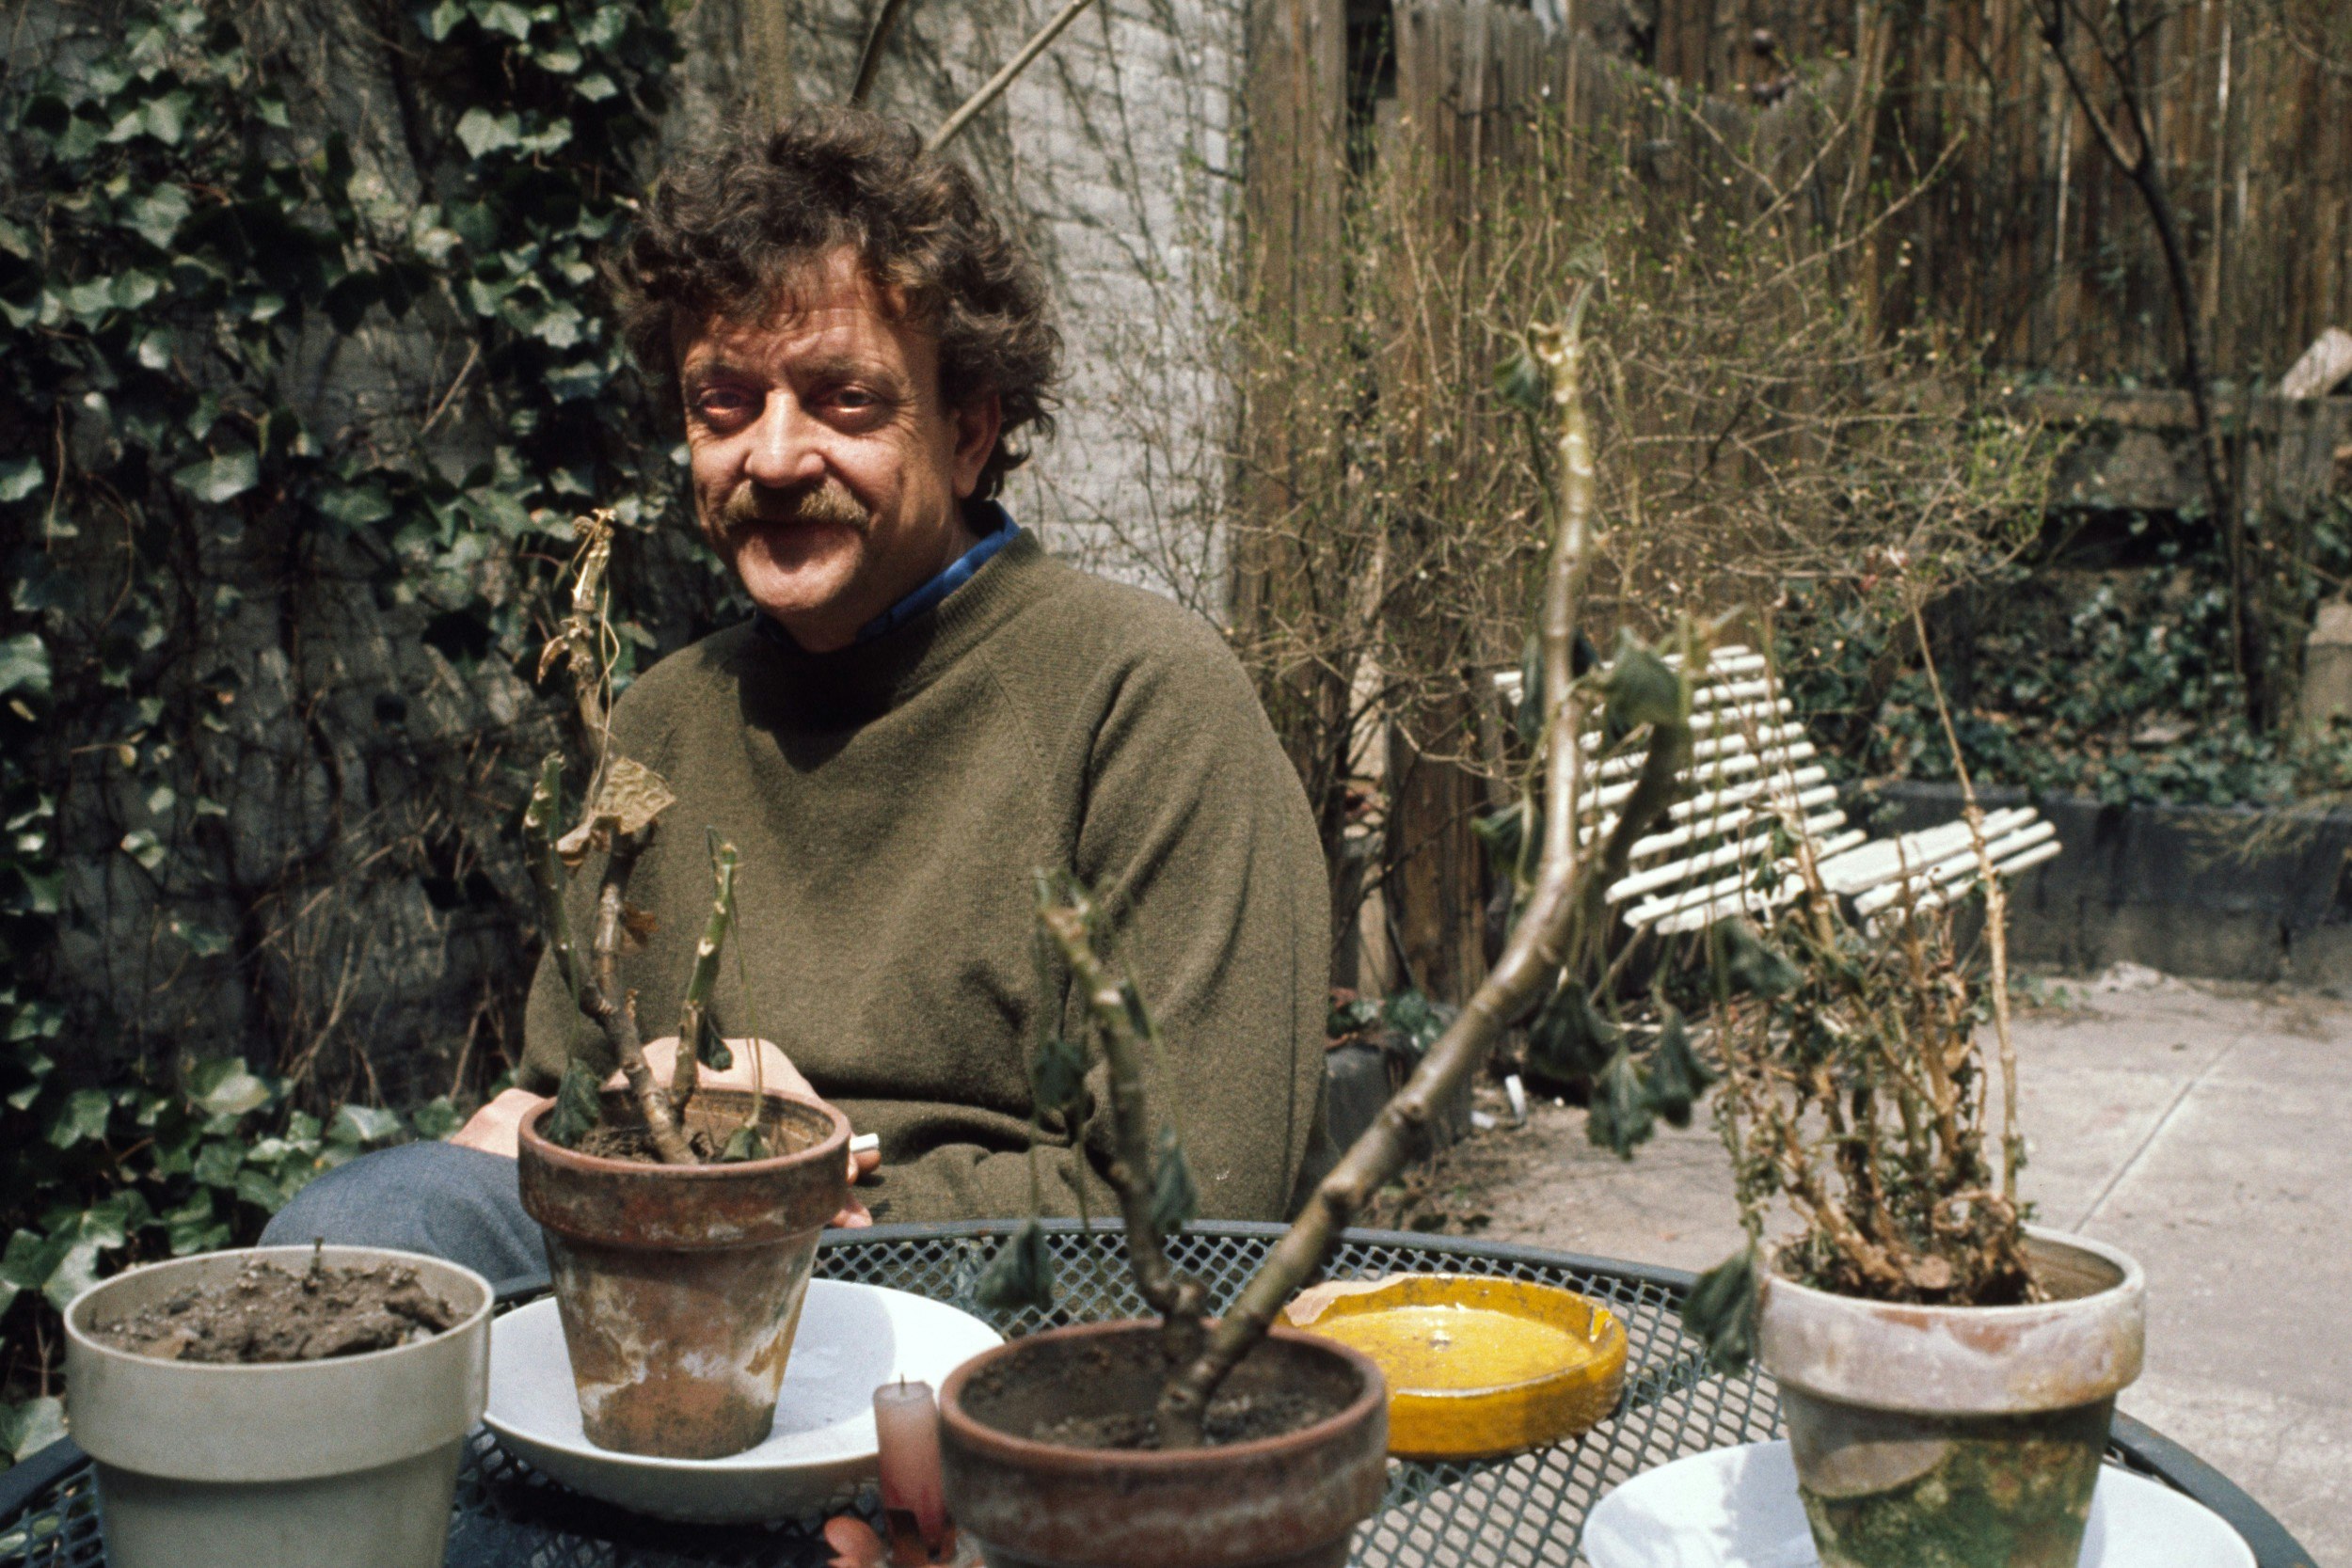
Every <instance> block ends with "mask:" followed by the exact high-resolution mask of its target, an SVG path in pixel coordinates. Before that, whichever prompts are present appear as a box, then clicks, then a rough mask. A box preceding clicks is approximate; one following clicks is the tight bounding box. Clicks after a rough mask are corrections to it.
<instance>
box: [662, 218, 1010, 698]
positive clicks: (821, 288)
mask: <svg viewBox="0 0 2352 1568" xmlns="http://www.w3.org/2000/svg"><path fill="white" fill-rule="evenodd" d="M894 304H895V302H894V301H893V300H892V299H891V298H890V297H889V296H887V295H886V294H884V293H882V292H881V291H880V290H878V289H877V288H876V287H875V286H874V284H873V283H872V281H871V280H870V279H869V278H867V277H866V273H865V270H864V268H863V267H862V266H860V265H859V262H858V259H857V255H856V253H855V252H854V251H853V250H850V249H849V248H848V247H846V246H845V247H843V248H841V249H838V250H835V251H833V252H831V253H829V254H828V255H826V256H824V257H822V258H820V259H819V260H818V261H817V262H816V263H815V264H813V265H811V266H810V267H808V268H807V269H806V270H805V271H804V273H803V275H802V276H801V277H798V278H796V279H795V280H794V284H793V286H792V287H791V288H790V289H788V290H787V291H786V292H785V293H784V296H783V297H782V298H781V299H780V300H779V301H778V302H777V308H776V309H774V310H772V311H771V312H770V313H769V314H768V315H767V316H766V317H765V318H764V319H756V320H753V321H748V322H743V323H732V322H727V321H723V320H714V321H710V322H706V323H703V324H700V325H699V326H698V327H695V328H691V329H685V330H682V331H681V334H680V339H681V341H680V342H679V344H678V367H679V382H680V388H681V391H682V393H683V395H684V398H685V403H686V441H687V448H688V450H689V451H690V452H691V454H692V463H693V478H694V510H695V515H696V516H697V518H698V519H699V520H700V522H701V524H702V530H703V535H704V537H705V538H707V539H708V540H709V541H710V546H711V548H713V549H715V550H717V551H718V552H719V555H720V558H721V559H722V560H723V561H725V562H727V563H728V564H729V565H731V566H733V567H734V568H735V573H736V576H737V577H738V578H740V579H741V580H742V583H743V590H744V592H745V593H747V594H750V595H751V598H752V602H753V603H755V604H756V605H757V606H759V608H760V609H762V610H766V611H767V612H768V613H769V614H771V615H772V616H774V617H775V618H776V619H777V620H778V621H780V622H782V623H783V624H784V626H785V629H786V630H787V631H789V632H790V633H791V634H792V637H793V640H794V641H797V642H799V643H800V644H801V646H803V648H806V649H808V650H809V651H810V652H812V653H827V652H830V651H832V650H833V649H835V648H841V647H847V646H848V645H849V644H850V642H851V641H854V640H855V638H856V636H857V631H858V628H859V627H860V626H864V625H865V624H866V622H868V621H870V620H872V619H873V618H874V617H875V616H877V615H880V614H881V613H882V611H883V610H888V609H889V608H890V607H891V606H892V605H894V604H896V603H897V602H898V600H900V599H902V598H904V597H905V596H906V595H907V594H911V593H913V592H914V590H915V589H917V588H919V587H921V586H922V585H923V584H924V583H925V582H926V581H928V580H930V578H931V577H932V576H934V575H935V574H937V573H938V572H939V571H940V570H941V569H942V568H944V567H946V565H947V564H948V563H949V562H952V561H954V560H955V558H956V557H957V556H959V555H961V554H962V553H963V551H964V550H966V549H968V548H970V547H971V546H972V544H973V538H972V534H971V531H970V530H969V529H967V528H966V527H965V526H964V523H963V516H962V509H961V505H960V504H959V503H961V501H962V500H963V499H965V498H966V497H968V496H970V495H971V494H972V491H973V488H974V486H976V485H977V483H979V477H980V469H981V467H983V466H984V465H985V464H986V463H987V461H988V456H989V453H990V452H991V451H993V449H994V447H995V444H996V432H997V428H998V424H999V413H998V404H997V401H996V399H995V398H994V397H993V396H990V397H984V398H979V399H976V400H974V402H973V403H972V404H971V405H970V406H967V407H964V408H948V407H946V406H945V405H944V404H942V403H941V401H940V388H939V351H938V343H937V342H936V341H935V340H934V339H933V338H932V337H931V335H930V333H928V332H925V331H923V330H921V329H920V328H918V327H916V326H914V325H908V324H907V323H905V322H902V321H901V320H900V319H899V312H898V310H896V309H893V306H894Z"/></svg>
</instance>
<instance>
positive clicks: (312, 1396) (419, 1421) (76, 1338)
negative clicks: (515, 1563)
mask: <svg viewBox="0 0 2352 1568" xmlns="http://www.w3.org/2000/svg"><path fill="white" fill-rule="evenodd" d="M312 1256H313V1251H312V1249H311V1248H310V1247H307V1246H298V1247H254V1248H249V1249H246V1250H243V1251H237V1252H216V1253H212V1254H209V1255H206V1256H204V1257H200V1258H181V1259H174V1260H172V1261H171V1262H168V1263H156V1264H153V1265H151V1266H150V1267H148V1268H143V1269H133V1270H131V1271H129V1272H128V1273H125V1274H120V1275H116V1276H115V1277H114V1278H112V1279H109V1280H105V1281H103V1282H102V1283H100V1284H97V1285H93V1286H92V1287H90V1288H89V1289H88V1290H87V1291H83V1292H82V1293H81V1294H80V1295H79V1296H76V1297H75V1298H74V1299H73V1301H72V1304H71V1305H70V1306H68V1307H67V1308H66V1313H65V1324H66V1353H65V1356H66V1406H67V1411H68V1419H69V1421H70V1422H71V1423H72V1430H73V1436H74V1440H75V1441H77V1442H78V1443H80V1444H81V1445H82V1448H83V1449H84V1450H85V1451H87V1453H88V1454H89V1456H90V1457H91V1458H92V1459H93V1460H95V1461H96V1462H97V1465H98V1513H99V1527H100V1528H101V1529H102V1530H103V1532H104V1535H105V1542H106V1560H107V1561H108V1562H109V1563H111V1564H113V1565H114V1568H318V1565H319V1564H322V1563H330V1562H331V1563H336V1564H339V1565H343V1568H440V1562H441V1555H442V1552H443V1549H444V1547H445V1545H446V1544H447V1540H448V1536H449V1511H450V1497H451V1495H452V1493H453V1491H454V1490H455V1488H456V1484H457V1462H458V1459H459V1457H460V1455H461V1453H462V1451H463V1449H464V1448H465V1438H466V1433H467V1430H468V1429H469V1428H470V1427H471V1426H472V1425H473V1424H474V1422H475V1421H477V1420H479V1419H481V1418H482V1409H483V1405H484V1404H485V1402H487V1400H488V1398H489V1386H490V1287H489V1284H488V1282H487V1281H485V1280H484V1279H483V1277H482V1276H481V1275H478V1274H475V1273H474V1272H473V1271H472V1270H470V1269H461V1268H459V1267H458V1266H457V1265H456V1264H454V1263H445V1262H443V1261H442V1260H441V1259H437V1258H423V1257H419V1256H417V1255H416V1254H414V1253H406V1252H390V1251H387V1250H385V1249H384V1248H381V1247H352V1246H330V1247H326V1248H324V1249H322V1250H321V1251H320V1252H319V1253H318V1256H320V1257H321V1258H322V1259H323V1260H324V1261H325V1262H326V1263H328V1264H330V1265H332V1266H335V1267H339V1268H342V1267H350V1268H366V1267H369V1266H371V1265H373V1264H376V1263H387V1262H389V1263H400V1264H404V1265H406V1266H407V1267H410V1268H413V1269H415V1270H416V1271H417V1274H418V1276H419V1278H420V1279H421V1281H422V1283H423V1285H424V1287H425V1288H426V1289H427V1290H429V1291H432V1292H433V1293H434V1294H435V1295H437V1296H438V1297H439V1298H440V1299H441V1300H442V1301H444V1302H446V1303H447V1304H449V1305H450V1306H451V1307H454V1308H455V1309H456V1310H457V1311H458V1313H459V1314H460V1321H459V1322H458V1323H457V1324H456V1325H455V1326H454V1327H452V1328H449V1329H446V1330H444V1331H443V1332H441V1333H439V1334H437V1335H435V1336H434V1337H433V1338H430V1339H426V1340H423V1341H421V1342H420V1343H417V1344H413V1345H395V1346H394V1347H392V1348H391V1349H390V1350H380V1351H373V1352H371V1353H368V1354H361V1355H344V1356H336V1357H332V1358H330V1359H327V1360H324V1361H279V1362H264V1363H259V1364H255V1365H251V1366H235V1365H223V1364H215V1363H202V1362H191V1361H165V1360H161V1359H159V1358H157V1357H153V1356H146V1355H135V1354H131V1353H130V1352H128V1351H121V1350H117V1349H116V1348H114V1347H113V1346H112V1345H108V1344H103V1343H101V1342H100V1341H99V1340H96V1339H93V1338H90V1336H89V1332H88V1331H89V1327H90V1325H91V1324H92V1323H102V1324H103V1323H115V1322H117V1321H119V1320H120V1319H122V1318H125V1317H129V1316H131V1315H133V1314H135V1313H137V1312H139V1311H141V1310H143V1309H144V1308H146V1307H151V1306H154V1305H156V1304H158V1303H160V1302H163V1301H167V1300H168V1299H170V1298H171V1297H172V1296H174V1295H177V1294H178V1293H179V1292H181V1291H185V1290H188V1289H190V1288H191V1287H201V1286H206V1285H214V1284H221V1283H225V1282H227V1281H229V1280H231V1279H234V1278H235V1277H236V1276H237V1275H238V1274H239V1272H240V1271H241V1270H243V1269H244V1267H245V1266H246V1263H247V1262H249V1261H251V1260H252V1259H256V1258H265V1259H271V1260H273V1261H274V1262H276V1263H277V1264H278V1267H280V1268H283V1269H285V1270H287V1271H288V1272H290V1273H299V1272H301V1271H302V1270H303V1269H305V1268H308V1267H309V1266H310V1259H311V1258H312Z"/></svg>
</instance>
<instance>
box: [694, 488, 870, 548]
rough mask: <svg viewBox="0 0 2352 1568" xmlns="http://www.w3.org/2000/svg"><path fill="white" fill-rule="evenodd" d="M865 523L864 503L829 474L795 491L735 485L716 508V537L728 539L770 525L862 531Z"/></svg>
mask: <svg viewBox="0 0 2352 1568" xmlns="http://www.w3.org/2000/svg"><path fill="white" fill-rule="evenodd" d="M867 520H868V518H867V514H866V505H865V503H864V502H862V501H860V500H859V499H857V497H856V496H854V495H852V494H850V487H849V486H848V485H846V484H844V483H841V482H840V481H839V480H837V479H835V478H834V477H833V476H832V475H831V474H828V475H826V476H825V477H824V478H823V479H820V480H818V481H817V482H816V483H814V484H807V485H803V486H802V487H801V488H799V489H797V490H779V489H775V488H773V487H772V486H770V485H765V484H757V483H745V484H741V485H739V486H737V487H736V490H735V493H734V494H733V495H731V496H729V497H728V498H727V499H726V501H725V503H724V504H723V505H722V506H721V507H720V508H719V516H718V519H717V521H718V524H719V531H720V533H721V534H722V535H723V536H726V537H730V538H731V537H733V536H734V535H735V534H737V533H739V532H741V531H744V530H746V529H750V528H755V527H757V526H759V525H761V524H773V523H784V524H804V525H805V524H816V525H830V526H832V527H835V528H849V529H856V530H859V531H864V530H865V528H866V522H867Z"/></svg>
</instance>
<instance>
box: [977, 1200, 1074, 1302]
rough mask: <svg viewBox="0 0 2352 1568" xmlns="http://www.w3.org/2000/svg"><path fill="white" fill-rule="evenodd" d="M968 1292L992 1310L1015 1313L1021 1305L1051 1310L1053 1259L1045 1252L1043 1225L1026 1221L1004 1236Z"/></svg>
mask: <svg viewBox="0 0 2352 1568" xmlns="http://www.w3.org/2000/svg"><path fill="white" fill-rule="evenodd" d="M972 1294H973V1297H974V1299H976V1300H977V1301H978V1302H979V1304H980V1305H981V1306H982V1307H987V1308H988V1309H989V1310H991V1311H993V1312H1017V1311H1019V1310H1020V1309H1021V1308H1023V1307H1029V1308H1032V1309H1033V1310H1036V1311H1039V1312H1048V1311H1051V1310H1053V1307H1054V1260H1053V1259H1052V1257H1051V1256H1050V1255H1049V1254H1048V1253H1047V1251H1046V1247H1045V1227H1043V1226H1041V1225H1040V1224H1038V1223H1037V1221H1035V1220H1029V1221H1026V1222H1025V1223H1024V1224H1023V1225H1022V1227H1021V1228H1020V1229H1019V1230H1016V1231H1014V1232H1013V1233H1012V1235H1011V1236H1009V1238H1007V1239H1006V1241H1005V1243H1004V1244H1003V1245H1002V1246H1000V1247H998V1248H997V1249H996V1252H995V1255H994V1256H993V1257H992V1258H991V1259H989V1260H988V1266H987V1267H986V1268H985V1269H983V1270H981V1271H980V1278H979V1283H978V1284H977V1285H975V1286H974V1287H973V1291H972Z"/></svg>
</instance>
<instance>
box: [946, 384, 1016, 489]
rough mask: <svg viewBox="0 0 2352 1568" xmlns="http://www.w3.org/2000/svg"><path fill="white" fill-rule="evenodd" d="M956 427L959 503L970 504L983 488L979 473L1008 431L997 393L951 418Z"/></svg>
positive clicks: (985, 395) (964, 407) (971, 403)
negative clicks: (998, 435) (1000, 437)
mask: <svg viewBox="0 0 2352 1568" xmlns="http://www.w3.org/2000/svg"><path fill="white" fill-rule="evenodd" d="M948 417H949V418H950V419H952V420H955V424H956V458H955V479H956V499H958V500H960V501H961V500H969V499H972V492H973V491H975V490H977V489H978V488H979V486H980V470H981V469H982V468H985V467H988V460H989V458H990V457H991V456H992V455H993V453H994V452H995V451H996V436H997V433H998V432H999V431H1001V430H1003V429H1004V428H1005V405H1004V403H1003V401H1002V400H1001V399H999V398H998V397H997V395H996V394H995V393H994V392H987V393H983V394H982V395H980V396H978V397H976V398H972V399H970V400H969V401H967V402H966V403H965V404H963V405H962V406H961V407H960V408H957V409H954V410H953V411H952V412H951V413H950V414H949V416H948Z"/></svg>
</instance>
